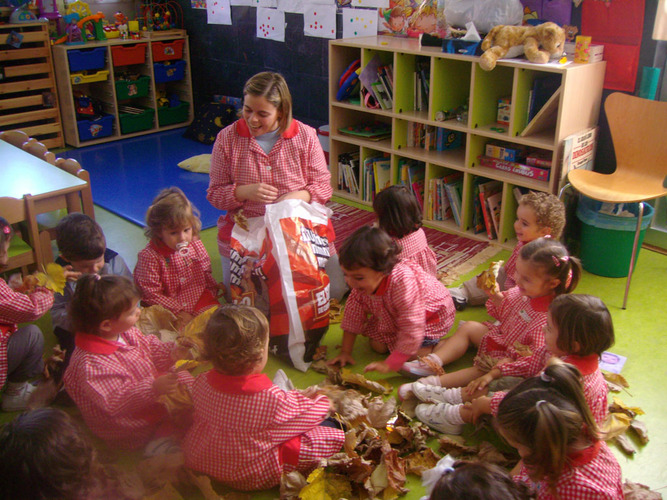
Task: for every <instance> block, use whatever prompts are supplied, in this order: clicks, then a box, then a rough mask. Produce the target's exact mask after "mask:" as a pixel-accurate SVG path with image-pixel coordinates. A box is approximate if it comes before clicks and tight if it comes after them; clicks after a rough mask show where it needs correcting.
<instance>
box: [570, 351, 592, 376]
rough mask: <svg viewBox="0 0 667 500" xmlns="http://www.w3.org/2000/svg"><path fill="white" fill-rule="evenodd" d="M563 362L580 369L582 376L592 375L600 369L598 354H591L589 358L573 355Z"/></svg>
mask: <svg viewBox="0 0 667 500" xmlns="http://www.w3.org/2000/svg"><path fill="white" fill-rule="evenodd" d="M563 361H565V362H566V363H570V364H573V365H574V366H576V367H577V368H579V371H580V372H581V374H582V375H590V374H591V373H594V372H595V370H597V369H598V355H597V354H589V355H588V356H575V355H574V354H571V355H569V356H565V357H564V358H563Z"/></svg>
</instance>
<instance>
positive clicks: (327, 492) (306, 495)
mask: <svg viewBox="0 0 667 500" xmlns="http://www.w3.org/2000/svg"><path fill="white" fill-rule="evenodd" d="M351 495H352V486H351V485H350V481H349V480H348V479H347V478H345V477H344V476H341V475H339V474H333V473H329V472H326V471H325V470H324V469H315V470H314V471H313V472H311V473H310V475H309V476H308V484H307V485H306V486H305V487H304V488H303V489H302V490H301V493H300V494H299V498H301V500H339V499H341V498H349V497H350V496H351Z"/></svg>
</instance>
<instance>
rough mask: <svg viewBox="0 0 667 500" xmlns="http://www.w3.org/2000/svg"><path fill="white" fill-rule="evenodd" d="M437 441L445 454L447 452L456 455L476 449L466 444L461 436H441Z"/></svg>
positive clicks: (473, 451)
mask: <svg viewBox="0 0 667 500" xmlns="http://www.w3.org/2000/svg"><path fill="white" fill-rule="evenodd" d="M438 442H439V443H440V449H439V450H438V451H441V452H443V453H444V454H445V455H447V454H449V455H451V456H453V457H458V456H459V455H463V454H474V453H477V449H476V448H474V447H472V446H466V444H465V440H464V439H463V438H462V437H461V436H442V437H441V438H440V439H439V440H438Z"/></svg>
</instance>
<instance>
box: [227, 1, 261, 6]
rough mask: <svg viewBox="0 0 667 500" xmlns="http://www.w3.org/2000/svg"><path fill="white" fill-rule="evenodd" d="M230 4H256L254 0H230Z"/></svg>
mask: <svg viewBox="0 0 667 500" xmlns="http://www.w3.org/2000/svg"><path fill="white" fill-rule="evenodd" d="M229 3H230V4H231V5H239V6H242V7H256V6H257V4H256V3H255V0H231V1H230V2H229Z"/></svg>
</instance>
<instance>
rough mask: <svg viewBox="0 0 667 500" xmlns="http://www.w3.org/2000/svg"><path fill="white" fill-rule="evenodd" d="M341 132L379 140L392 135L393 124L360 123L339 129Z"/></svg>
mask: <svg viewBox="0 0 667 500" xmlns="http://www.w3.org/2000/svg"><path fill="white" fill-rule="evenodd" d="M338 131H339V132H340V133H341V134H346V135H354V136H358V137H363V138H365V139H369V140H371V141H379V140H382V139H386V138H388V137H391V125H389V124H387V123H382V122H371V123H358V124H356V125H350V126H349V127H341V128H339V129H338Z"/></svg>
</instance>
